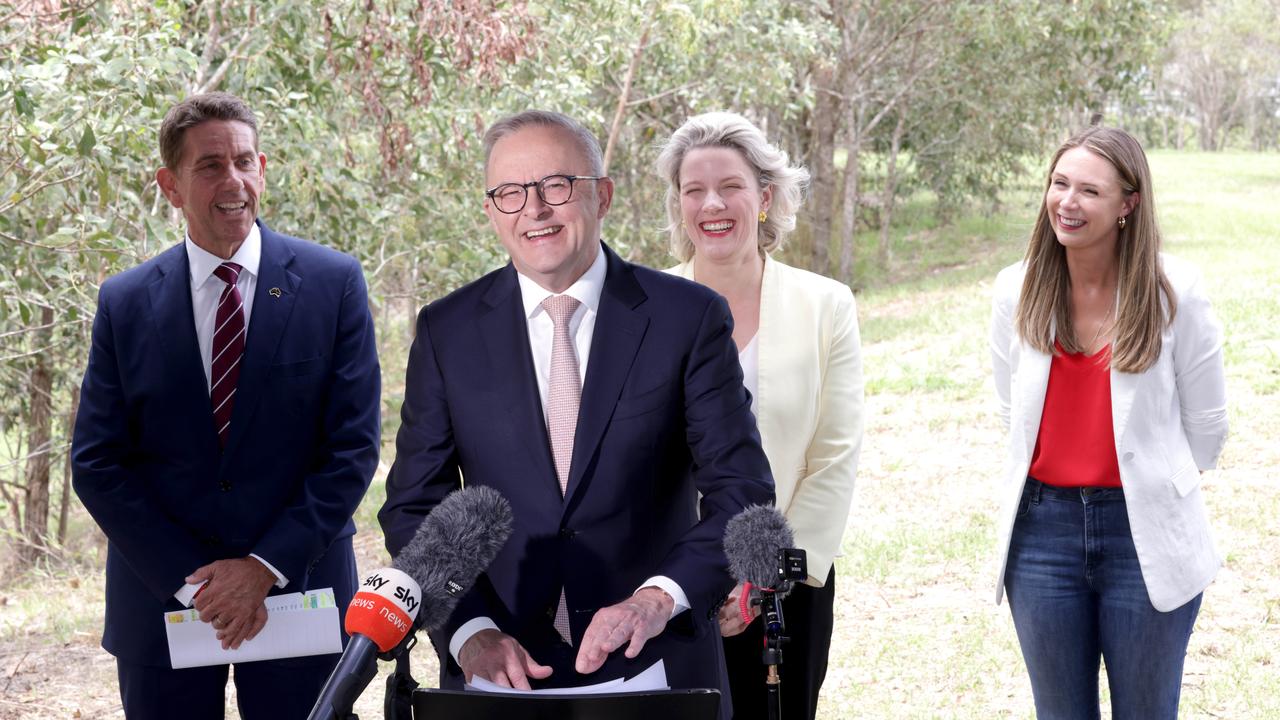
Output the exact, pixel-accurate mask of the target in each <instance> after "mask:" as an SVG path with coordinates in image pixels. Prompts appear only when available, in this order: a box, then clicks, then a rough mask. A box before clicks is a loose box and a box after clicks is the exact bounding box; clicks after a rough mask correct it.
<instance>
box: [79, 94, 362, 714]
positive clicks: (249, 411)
mask: <svg viewBox="0 0 1280 720" xmlns="http://www.w3.org/2000/svg"><path fill="white" fill-rule="evenodd" d="M160 146H161V154H162V156H163V159H164V167H162V168H160V170H158V171H157V173H156V180H157V182H158V183H159V186H160V190H161V191H162V192H163V193H164V194H165V197H167V198H168V199H169V202H170V203H172V204H173V206H174V207H176V208H180V209H181V210H182V214H183V216H184V217H185V219H186V224H187V233H186V238H185V240H184V242H182V243H180V244H178V245H176V246H174V247H172V248H170V249H168V250H166V251H165V252H162V253H161V254H159V255H158V256H156V257H154V258H152V259H151V260H149V261H147V262H145V263H143V264H142V265H139V266H138V267H135V268H133V269H131V270H128V271H126V272H123V273H121V274H119V275H117V276H115V277H112V278H110V279H108V280H107V281H106V282H104V283H103V284H102V288H101V290H100V292H99V296H98V312H97V316H96V318H95V319H94V324H93V344H92V347H91V349H90V352H89V364H88V369H87V370H86V371H85V377H84V384H83V388H82V390H81V400H80V410H79V414H78V415H77V417H76V424H75V434H74V437H73V439H72V468H73V478H74V483H75V489H76V492H77V493H78V494H79V496H80V499H81V500H82V501H83V502H84V505H85V507H86V508H87V509H88V510H89V513H90V514H91V515H92V516H93V518H94V520H96V521H97V522H98V524H99V525H100V526H101V527H102V530H103V532H104V533H105V534H106V536H107V540H108V550H107V607H106V621H105V631H104V633H103V638H102V645H103V647H104V648H106V649H107V651H108V652H110V653H111V654H112V655H114V656H115V657H116V661H117V669H118V675H119V679H120V694H121V698H122V700H123V702H124V710H125V714H126V716H128V717H129V718H130V719H131V720H132V719H134V718H176V717H182V718H218V719H219V720H220V719H221V718H222V717H223V707H224V703H225V700H224V691H225V686H226V680H227V670H228V666H227V665H220V666H212V667H202V668H190V669H183V670H174V669H172V666H171V663H170V659H169V651H168V646H167V643H166V639H165V630H164V622H163V613H164V612H165V611H170V610H179V609H181V608H183V607H191V606H194V607H195V608H196V609H198V610H199V611H200V618H201V620H203V621H205V622H210V623H212V625H213V627H214V628H215V630H216V631H217V634H218V637H219V639H220V640H221V641H222V645H223V647H224V648H236V647H239V646H240V644H241V643H243V642H244V641H246V640H250V639H252V638H253V637H254V636H255V635H256V634H257V633H258V632H259V631H260V630H261V629H262V627H263V626H264V625H265V623H266V620H267V613H266V609H265V607H264V605H263V600H264V598H266V597H267V595H269V594H278V593H292V592H298V591H305V590H310V589H317V588H325V587H332V588H333V589H334V592H335V595H336V601H337V604H338V607H340V608H345V607H346V606H347V603H348V602H349V601H350V599H351V597H352V595H353V594H354V593H355V586H356V568H355V558H354V555H353V553H352V549H351V536H352V535H353V534H354V533H355V526H354V525H353V523H352V521H351V516H352V514H353V513H354V511H355V509H356V506H357V505H358V504H359V502H360V499H361V497H363V495H364V492H365V490H366V488H367V487H368V483H369V480H370V478H371V477H372V476H373V472H374V468H375V466H376V465H377V461H378V436H379V392H380V382H381V380H380V375H379V369H378V359H377V354H376V351H375V348H374V332H373V321H372V318H371V317H370V314H369V309H368V305H367V301H366V291H365V283H364V278H363V275H362V274H361V271H360V267H359V264H358V263H357V262H356V261H355V260H354V259H352V258H350V257H348V256H346V255H343V254H341V253H338V252H336V251H333V250H329V249H327V248H323V247H321V246H319V245H315V244H313V243H310V242H306V241H303V240H299V239H296V238H292V237H288V236H285V235H281V234H278V233H275V232H273V231H271V230H270V229H269V228H267V227H266V225H264V224H262V223H261V222H260V221H258V220H257V215H258V198H259V196H260V195H261V193H262V190H263V185H264V181H265V177H266V163H267V159H266V156H265V155H263V154H262V153H261V152H259V151H258V131H257V121H256V119H255V117H254V114H253V112H252V111H251V110H250V109H249V108H248V106H246V105H245V104H244V103H243V102H242V101H241V100H240V99H239V98H236V97H234V96H231V95H227V94H225V93H209V94H205V95H196V96H193V97H190V98H188V99H186V100H184V101H183V102H181V103H179V104H178V105H176V106H174V107H173V108H171V109H170V110H169V113H168V114H167V115H166V117H165V120H164V123H163V124H162V126H161V128H160ZM337 659H338V655H337V654H331V655H322V656H314V657H303V658H292V659H286V660H273V661H261V662H252V663H242V664H237V665H236V670H235V683H236V692H237V700H238V704H239V707H240V712H241V716H242V717H244V718H277V717H303V716H304V715H305V714H306V713H307V712H308V711H309V710H310V708H311V705H312V704H313V703H314V702H315V699H316V696H317V695H318V694H319V691H320V689H321V687H322V686H323V684H324V681H325V679H326V678H327V676H328V673H329V672H330V670H332V668H333V666H334V664H335V663H336V662H337Z"/></svg>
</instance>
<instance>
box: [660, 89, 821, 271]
mask: <svg viewBox="0 0 1280 720" xmlns="http://www.w3.org/2000/svg"><path fill="white" fill-rule="evenodd" d="M704 147H725V148H732V149H734V150H737V151H738V152H740V153H742V157H743V159H745V160H746V161H747V165H749V166H751V169H752V170H753V171H754V172H755V175H756V182H757V184H759V186H760V190H761V191H762V192H763V191H764V189H765V188H773V201H772V204H771V205H770V206H769V212H768V219H767V220H765V221H764V222H762V223H760V227H759V233H758V235H757V238H758V239H757V243H758V244H759V246H760V251H761V252H762V253H764V254H766V255H767V254H769V253H771V252H773V251H774V250H777V249H778V248H780V247H782V243H783V241H784V240H785V239H786V236H787V234H788V233H790V232H791V231H792V230H795V229H796V212H797V211H798V210H799V209H800V202H801V198H802V196H803V194H804V189H805V187H806V186H807V185H808V184H809V171H808V170H806V169H804V168H803V167H798V166H792V165H791V163H790V158H788V156H787V153H786V152H785V151H784V150H780V149H779V148H778V147H776V146H775V145H773V144H771V143H770V142H769V141H768V140H767V139H766V138H765V136H764V133H763V132H761V131H760V128H758V127H756V126H755V125H754V124H752V122H751V121H750V120H748V119H746V118H744V117H743V116H741V115H739V114H737V113H731V112H710V113H704V114H702V115H695V116H693V117H691V118H689V119H688V120H686V121H685V123H684V124H683V125H681V126H680V128H679V129H678V130H676V131H675V132H674V133H672V134H671V138H670V139H668V140H667V142H666V144H665V145H663V147H662V152H661V153H660V154H659V155H658V162H657V169H658V174H660V175H661V176H662V177H663V179H665V180H666V181H667V199H666V207H667V227H666V228H665V229H666V231H667V232H668V233H669V234H670V235H671V254H672V255H675V256H676V258H677V259H678V260H679V261H680V262H688V261H689V259H690V258H692V257H693V243H692V242H691V241H690V240H689V236H688V235H686V234H685V232H684V229H683V228H681V227H680V165H681V163H683V162H684V158H685V156H686V155H688V154H689V151H690V150H696V149H697V148H704Z"/></svg>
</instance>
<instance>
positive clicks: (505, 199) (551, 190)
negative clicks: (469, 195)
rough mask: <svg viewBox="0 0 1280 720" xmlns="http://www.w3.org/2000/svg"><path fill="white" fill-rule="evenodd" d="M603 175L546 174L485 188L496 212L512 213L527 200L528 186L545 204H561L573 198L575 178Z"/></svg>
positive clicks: (597, 177) (593, 178)
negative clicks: (523, 181) (533, 189)
mask: <svg viewBox="0 0 1280 720" xmlns="http://www.w3.org/2000/svg"><path fill="white" fill-rule="evenodd" d="M603 179H604V176H603V175H548V176H546V177H544V178H542V179H541V180H534V181H533V182H527V183H502V184H501V185H499V186H497V187H495V188H490V189H489V190H485V191H484V194H485V195H487V196H488V197H489V199H490V200H492V201H493V206H494V207H496V208H497V209H498V212H500V213H505V214H507V215H514V214H516V213H518V212H520V211H521V210H523V209H524V206H525V203H527V202H529V188H536V189H537V191H538V197H539V198H541V199H542V202H543V203H545V204H547V205H563V204H565V203H567V202H569V201H570V200H571V199H573V183H574V181H577V180H603Z"/></svg>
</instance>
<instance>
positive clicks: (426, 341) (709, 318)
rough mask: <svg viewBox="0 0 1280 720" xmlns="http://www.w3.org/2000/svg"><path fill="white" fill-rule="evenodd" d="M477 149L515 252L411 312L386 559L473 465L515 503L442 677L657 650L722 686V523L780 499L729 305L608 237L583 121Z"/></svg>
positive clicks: (601, 663)
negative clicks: (637, 258)
mask: <svg viewBox="0 0 1280 720" xmlns="http://www.w3.org/2000/svg"><path fill="white" fill-rule="evenodd" d="M484 147H485V152H486V162H485V167H486V175H487V185H488V187H489V189H488V190H487V192H486V200H485V210H486V212H487V213H488V216H489V219H490V221H491V223H492V225H493V228H494V230H495V231H496V232H497V235H498V237H499V239H500V240H501V241H502V244H503V245H504V246H505V248H506V250H507V252H508V253H509V255H510V259H511V262H510V264H508V265H507V266H506V267H504V268H502V269H500V270H497V271H495V272H493V273H490V274H489V275H486V276H485V277H483V278H481V279H479V280H477V281H476V282H473V283H471V284H469V285H467V286H465V287H463V288H461V289H459V290H457V291H456V292H454V293H452V294H451V295H449V296H448V297H445V298H444V299H441V300H439V301H437V302H434V303H432V304H430V305H428V306H427V307H426V308H424V309H423V310H422V312H421V314H420V315H419V316H418V324H417V337H416V339H415V341H414V344H413V347H412V350H411V352H410V356H409V367H408V374H407V376H406V381H405V385H406V386H405V400H404V405H403V409H402V418H403V420H402V425H401V428H400V432H399V435H398V437H397V439H396V459H395V464H394V465H393V467H392V469H391V473H390V475H389V476H388V479H387V501H386V504H385V505H384V506H383V508H382V511H381V513H380V514H379V520H380V522H381V524H382V527H383V530H384V532H385V533H386V537H387V548H388V550H390V551H391V553H392V554H395V553H396V552H397V551H399V550H400V549H401V548H402V547H403V546H404V545H405V544H406V543H407V542H408V541H409V538H410V537H411V536H412V534H413V531H414V528H415V527H416V526H417V525H418V524H419V523H420V522H421V520H422V518H423V516H424V515H425V514H426V513H427V512H428V511H429V510H430V509H431V508H432V507H433V506H434V505H435V504H437V503H438V502H439V501H440V500H441V499H442V498H443V497H444V496H445V495H446V494H447V493H448V492H450V491H451V490H453V489H455V488H456V487H458V486H459V484H460V483H461V482H463V481H464V480H463V479H464V478H465V482H466V483H468V484H479V485H488V486H492V487H493V488H495V489H497V490H498V491H500V492H501V493H502V494H503V495H504V496H506V497H507V498H508V500H510V502H511V505H512V507H513V510H514V514H515V530H514V532H513V534H512V536H511V538H510V540H509V541H508V542H507V544H506V545H505V546H504V548H503V549H502V551H501V552H500V554H499V555H498V557H497V559H496V560H495V561H494V562H493V564H492V565H491V566H490V567H489V569H488V571H487V572H486V573H485V575H483V576H482V578H481V580H480V581H479V582H478V583H477V584H476V586H475V588H473V589H472V590H471V591H470V592H469V593H467V594H466V595H465V596H464V597H463V598H462V600H461V602H460V603H459V607H458V609H457V610H456V611H455V612H454V613H453V616H452V617H451V618H450V619H449V621H448V622H447V623H446V625H445V627H443V628H440V629H439V630H437V631H436V632H435V633H433V635H432V640H433V642H434V643H435V645H436V648H437V650H438V651H439V653H440V655H441V685H442V687H458V686H460V685H461V683H462V681H463V679H464V678H466V679H468V680H469V679H470V678H471V677H472V676H474V675H479V676H481V677H484V678H487V679H488V680H491V681H494V682H496V683H499V684H501V685H509V686H514V687H518V688H528V687H530V685H531V681H532V685H534V686H544V687H555V686H567V685H579V684H584V683H592V682H598V681H602V680H607V679H613V678H617V677H621V676H627V677H630V676H632V675H634V674H636V673H637V672H638V671H639V670H642V669H644V668H646V667H648V666H649V665H651V664H652V663H653V662H655V661H656V660H658V659H661V660H663V661H664V665H665V669H666V673H667V676H668V680H669V682H670V683H671V685H672V686H673V687H686V688H687V687H709V688H717V689H720V690H722V691H723V690H724V689H725V687H726V681H725V673H724V658H723V654H722V650H721V643H720V639H719V630H718V627H717V624H716V610H717V609H718V607H719V605H720V603H721V601H722V600H723V598H724V596H725V594H726V593H727V591H728V590H729V589H730V588H731V587H732V585H733V581H732V579H731V578H730V577H729V574H728V572H727V561H726V559H725V557H724V552H723V549H722V543H721V541H722V537H723V534H724V527H725V523H726V521H727V520H728V519H729V518H730V517H731V516H733V515H734V514H735V513H737V512H738V511H740V510H742V509H743V508H744V507H746V506H748V505H751V504H755V503H771V502H772V501H773V481H772V477H771V475H770V474H769V466H768V462H767V460H766V459H765V456H764V453H763V451H762V450H761V448H760V440H759V436H758V434H757V432H756V427H755V420H754V419H753V417H752V415H751V412H750V402H749V398H748V396H747V393H746V391H745V390H744V389H743V385H742V371H741V368H740V366H739V364H738V355H737V350H736V348H735V346H734V344H733V339H732V321H731V319H730V315H729V311H728V307H727V305H726V303H725V301H724V300H723V299H722V298H720V297H719V296H718V295H715V294H714V293H713V292H711V291H710V290H707V289H706V288H704V287H701V286H699V285H695V284H693V283H690V282H687V281H684V280H681V279H679V278H674V277H672V276H670V275H665V274H662V273H658V272H654V271H651V270H648V269H645V268H641V267H637V266H635V265H632V264H630V263H627V262H625V261H623V260H622V259H620V258H619V257H618V256H617V255H616V254H614V253H613V252H612V251H611V250H610V249H609V248H608V247H606V246H605V245H604V244H603V243H602V242H601V240H600V237H601V235H600V228H601V222H602V220H603V219H604V217H605V214H606V213H607V212H608V210H609V205H610V203H611V201H612V199H613V183H612V181H611V180H609V178H607V177H604V176H603V172H602V169H601V165H602V163H601V160H600V147H599V144H598V143H597V141H596V139H595V138H594V137H593V136H592V134H591V133H590V132H589V131H587V130H586V129H585V128H583V127H582V126H581V125H580V124H578V123H577V122H575V121H574V120H572V119H570V118H567V117H565V116H563V115H559V114H556V113H548V112H540V111H529V112H525V113H521V114H519V115H515V116H512V117H509V118H506V119H504V120H502V121H500V122H498V123H497V124H495V125H494V126H493V127H491V128H490V129H489V131H488V132H487V133H486V136H485V141H484ZM699 493H700V494H701V500H699ZM722 714H723V715H724V717H728V715H729V705H728V695H727V693H726V694H724V696H723V699H722Z"/></svg>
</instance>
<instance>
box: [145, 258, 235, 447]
mask: <svg viewBox="0 0 1280 720" xmlns="http://www.w3.org/2000/svg"><path fill="white" fill-rule="evenodd" d="M156 269H157V271H158V273H159V277H157V278H156V279H155V281H154V282H152V283H151V286H150V287H149V288H148V290H149V293H148V295H149V300H150V302H151V321H152V323H153V325H154V327H155V334H156V338H157V339H158V340H159V342H160V345H161V346H162V347H163V348H164V355H165V367H166V368H168V369H169V371H170V372H172V373H173V375H172V377H173V378H174V386H173V387H168V388H166V389H165V392H166V393H174V394H176V395H178V396H179V397H178V398H176V402H175V405H177V406H179V407H184V408H186V407H190V408H200V409H202V410H203V411H204V415H205V417H204V418H203V423H204V426H205V427H207V428H208V432H206V433H197V435H198V437H199V438H200V440H201V443H202V444H207V445H208V447H207V448H205V449H206V450H208V451H209V452H210V453H213V454H216V453H217V443H218V434H217V432H216V430H215V429H214V427H213V405H212V403H210V401H209V380H208V378H206V377H205V375H204V360H203V358H201V357H200V343H199V340H198V339H197V338H196V326H195V313H194V311H193V310H192V307H191V271H190V269H189V266H188V265H187V250H186V248H185V247H184V246H183V245H178V246H177V247H175V248H172V249H170V250H168V251H166V252H165V253H164V254H163V255H161V256H160V257H159V258H157V263H156ZM201 422H202V421H201V419H200V418H194V424H193V427H200V423H201Z"/></svg>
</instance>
